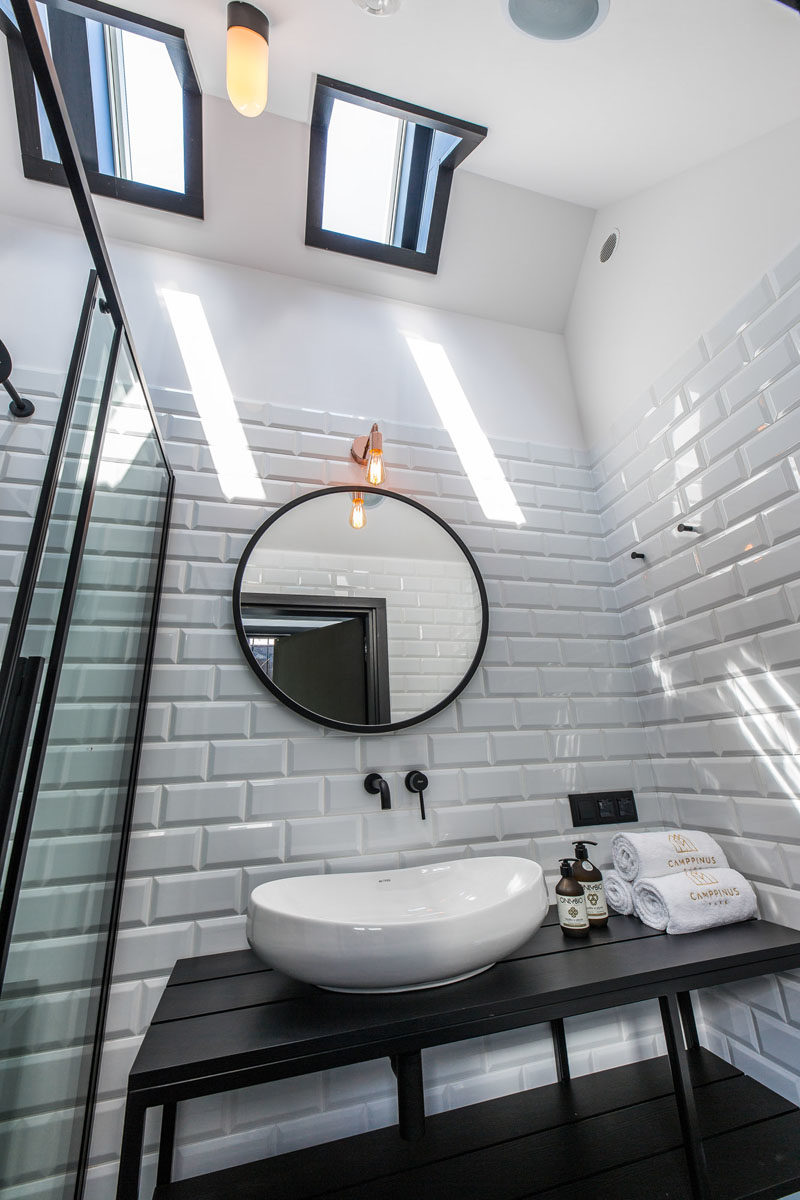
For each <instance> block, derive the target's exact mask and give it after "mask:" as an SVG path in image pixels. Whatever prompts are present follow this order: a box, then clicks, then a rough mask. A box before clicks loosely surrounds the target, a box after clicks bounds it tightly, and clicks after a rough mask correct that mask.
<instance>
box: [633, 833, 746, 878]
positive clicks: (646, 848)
mask: <svg viewBox="0 0 800 1200" xmlns="http://www.w3.org/2000/svg"><path fill="white" fill-rule="evenodd" d="M611 857H612V858H613V859H614V867H615V869H616V870H617V871H618V872H619V873H620V875H621V876H622V878H623V879H627V880H628V882H629V883H633V881H634V880H635V879H652V878H654V877H655V876H659V875H675V874H677V873H678V872H679V871H706V870H709V871H715V870H716V869H717V868H718V867H727V866H728V860H727V858H726V857H725V854H724V852H723V850H722V848H721V847H720V846H719V845H718V844H717V842H715V841H714V839H713V838H712V837H711V835H710V834H708V833H702V832H701V831H700V830H698V829H665V830H660V831H659V832H657V833H615V834H614V836H613V838H612V839H611Z"/></svg>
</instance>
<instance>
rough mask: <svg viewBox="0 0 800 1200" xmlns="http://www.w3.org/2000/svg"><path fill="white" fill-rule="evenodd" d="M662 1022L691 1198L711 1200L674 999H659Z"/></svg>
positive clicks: (677, 1011)
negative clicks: (687, 1166) (689, 1180)
mask: <svg viewBox="0 0 800 1200" xmlns="http://www.w3.org/2000/svg"><path fill="white" fill-rule="evenodd" d="M658 1003H659V1006H660V1008H661V1022H662V1024H663V1026H664V1036H665V1037H666V1040H667V1054H668V1055H669V1065H670V1070H671V1072H672V1083H673V1086H674V1088H675V1101H676V1103H677V1105H678V1116H679V1118H680V1122H681V1133H682V1134H683V1145H684V1149H685V1151H686V1158H687V1161H688V1164H689V1177H690V1179H691V1182H692V1196H693V1197H694V1198H695V1200H711V1187H710V1184H709V1181H708V1167H707V1165H706V1156H705V1151H704V1149H703V1143H702V1141H701V1139H700V1124H699V1121H698V1119H697V1107H696V1105H695V1102H694V1089H693V1087H692V1080H691V1076H690V1074H689V1063H688V1060H687V1057H686V1051H685V1049H684V1047H683V1038H682V1037H681V1021H680V1010H679V1008H678V1001H677V999H676V997H675V996H659V998H658Z"/></svg>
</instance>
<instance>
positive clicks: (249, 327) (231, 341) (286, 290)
mask: <svg viewBox="0 0 800 1200" xmlns="http://www.w3.org/2000/svg"><path fill="white" fill-rule="evenodd" d="M111 253H112V258H113V260H114V265H115V269H116V272H117V275H118V278H119V281H120V285H121V288H122V292H123V296H124V298H125V305H126V309H127V311H128V315H129V317H130V321H131V325H132V328H133V335H134V338H135V339H136V344H137V347H138V350H139V354H140V356H141V358H142V362H143V363H144V369H145V372H146V373H147V375H148V378H149V379H151V380H153V381H154V382H155V381H157V382H158V384H159V386H162V387H176V388H182V387H184V386H185V381H186V376H185V370H184V366H183V363H182V360H181V356H180V353H179V351H178V346H177V343H176V341H175V336H174V334H173V332H172V329H171V326H170V324H169V321H168V319H167V316H166V311H165V308H164V305H163V302H162V299H161V290H162V289H164V288H168V289H175V290H178V291H182V292H187V293H190V294H192V295H196V296H199V297H200V300H201V303H202V307H203V309H204V311H205V314H206V317H207V319H208V324H209V326H210V329H211V334H212V337H213V340H214V342H215V343H216V346H217V348H218V351H219V355H220V358H221V360H222V364H223V367H224V369H225V372H226V374H227V376H228V380H229V383H230V385H231V388H232V390H233V393H234V395H235V396H237V397H241V398H242V399H247V400H250V401H253V402H255V403H261V404H264V403H271V404H276V405H285V406H286V408H287V409H288V410H291V409H294V408H297V407H300V408H309V409H318V410H327V411H332V412H345V413H355V414H357V415H359V416H361V417H363V418H364V419H366V420H367V421H371V420H379V419H381V418H384V419H390V420H394V421H397V422H401V423H404V422H407V423H409V424H414V425H436V424H438V423H439V421H438V417H437V416H436V410H435V408H434V406H433V403H432V401H431V397H430V395H429V393H428V391H427V389H426V388H425V386H424V384H423V382H422V378H421V376H420V374H419V371H418V370H417V367H416V365H415V363H414V360H413V358H412V355H411V352H410V350H409V347H408V343H407V341H406V338H405V334H412V335H416V336H420V337H423V338H425V339H427V340H429V341H433V342H437V343H439V344H441V345H442V346H443V348H444V350H445V351H446V353H447V356H448V358H449V360H450V362H451V364H452V366H453V369H454V370H455V373H456V375H457V376H458V378H459V381H460V383H461V385H462V387H463V389H464V391H465V393H466V395H467V398H468V400H469V402H470V404H471V405H472V407H473V408H474V410H475V413H476V415H477V417H478V420H479V422H480V424H481V426H482V428H483V429H484V431H485V432H486V433H487V434H488V435H490V436H494V437H504V436H509V437H514V438H523V439H524V438H530V439H532V440H536V441H540V442H544V443H548V444H551V445H562V446H575V445H577V446H580V445H582V444H583V443H582V434H581V428H580V422H579V419H578V414H577V408H576V405H575V401H574V395H573V390H572V379H571V376H570V371H569V364H568V362H567V356H566V350H565V346H564V339H563V337H561V336H560V335H559V334H553V333H542V332H539V331H536V330H531V329H523V328H521V327H519V326H515V325H506V324H502V323H500V322H496V321H489V320H485V319H482V318H478V317H469V316H462V315H460V314H458V313H452V312H443V311H441V310H438V309H433V308H421V307H418V306H416V305H412V304H405V303H401V302H398V301H392V300H383V299H378V298H373V297H370V296H364V295H358V294H356V293H353V292H345V291H341V290H337V289H334V288H329V287H320V286H318V285H315V284H312V283H307V282H305V281H303V280H299V279H288V278H287V277H285V276H280V275H273V274H271V273H268V272H265V271H255V270H248V269H247V268H244V267H235V266H226V265H224V264H221V263H213V262H204V261H202V260H200V259H196V258H190V257H187V256H184V255H178V254H169V253H164V252H161V251H156V250H145V249H142V248H140V247H136V246H131V245H122V244H117V243H114V244H112V246H111ZM287 421H288V422H289V423H291V418H290V417H288V416H287ZM359 432H361V431H360V429H359V428H354V429H353V435H354V436H355V434H356V433H359ZM363 432H364V433H365V434H366V433H367V432H368V427H367V428H366V429H364V431H363Z"/></svg>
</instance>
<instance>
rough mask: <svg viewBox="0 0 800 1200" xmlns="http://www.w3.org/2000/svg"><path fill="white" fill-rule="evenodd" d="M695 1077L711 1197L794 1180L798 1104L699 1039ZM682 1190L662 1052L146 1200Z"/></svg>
mask: <svg viewBox="0 0 800 1200" xmlns="http://www.w3.org/2000/svg"><path fill="white" fill-rule="evenodd" d="M691 1062H692V1079H693V1082H694V1086H695V1099H696V1103H697V1108H698V1112H699V1116H700V1123H701V1129H702V1135H703V1140H704V1147H705V1151H706V1156H707V1159H708V1165H709V1175H710V1178H711V1185H712V1193H713V1196H714V1200H756V1198H759V1200H779V1198H780V1197H783V1196H786V1195H787V1193H790V1192H792V1191H795V1190H796V1189H797V1188H800V1110H798V1109H797V1108H795V1106H794V1105H792V1104H790V1103H789V1101H787V1100H784V1099H782V1098H781V1097H780V1096H777V1095H776V1094H775V1093H774V1092H770V1091H769V1090H768V1089H767V1088H765V1087H762V1086H761V1084H758V1083H756V1082H754V1081H753V1080H752V1079H749V1078H747V1076H745V1075H742V1074H741V1072H739V1071H737V1070H736V1069H735V1068H733V1067H731V1066H729V1065H728V1064H727V1063H725V1062H723V1061H722V1060H721V1059H719V1058H716V1057H715V1056H714V1055H712V1054H710V1053H709V1052H708V1051H706V1050H696V1051H692V1052H691ZM322 1196H325V1197H332V1198H335V1200H451V1197H452V1200H523V1198H525V1197H537V1200H577V1198H578V1197H580V1200H639V1198H640V1197H641V1198H642V1200H689V1197H690V1196H691V1191H690V1187H689V1179H688V1174H687V1170H686V1166H685V1160H684V1155H683V1151H682V1149H681V1136H680V1129H679V1125H678V1117H677V1111H676V1108H675V1102H674V1098H673V1095H672V1082H671V1077H670V1073H669V1067H668V1064H667V1060H666V1058H656V1059H650V1060H648V1061H646V1062H642V1063H636V1064H634V1065H632V1066H627V1067H617V1068H615V1069H614V1070H611V1071H603V1072H599V1073H597V1074H594V1075H585V1076H582V1077H580V1078H579V1079H576V1080H574V1081H572V1082H571V1083H570V1084H551V1085H549V1086H547V1087H541V1088H537V1089H535V1090H533V1091H529V1092H524V1093H520V1094H517V1095H513V1096H508V1097H504V1098H502V1099H500V1100H492V1101H489V1102H487V1103H484V1104H476V1105H471V1106H470V1107H468V1108H461V1109H458V1110H456V1111H453V1112H447V1113H441V1114H438V1115H436V1116H433V1117H429V1118H428V1121H427V1129H426V1134H425V1137H424V1138H423V1139H422V1140H421V1141H419V1142H415V1143H408V1142H403V1141H401V1140H400V1138H399V1136H398V1133H397V1130H396V1129H395V1128H389V1129H379V1130H375V1131H374V1132H372V1133H367V1134H361V1135H359V1136H357V1137H352V1138H345V1139H343V1140H341V1141H337V1142H328V1143H326V1144H325V1145H322V1146H315V1147H313V1148H311V1149H308V1150H300V1151H297V1152H295V1153H292V1154H285V1155H281V1156H280V1157H278V1158H272V1159H265V1160H263V1161H262V1162H257V1163H250V1164H248V1165H246V1166H241V1167H233V1168H231V1169H228V1170H225V1171H217V1172H214V1173H213V1174H211V1175H204V1176H201V1177H197V1178H194V1179H187V1180H183V1181H181V1182H179V1183H173V1184H170V1185H168V1186H162V1187H159V1188H157V1189H156V1192H155V1197H154V1200H212V1198H213V1200H223V1198H224V1200H232V1198H234V1197H235V1198H236V1200H315V1198H318V1197H322Z"/></svg>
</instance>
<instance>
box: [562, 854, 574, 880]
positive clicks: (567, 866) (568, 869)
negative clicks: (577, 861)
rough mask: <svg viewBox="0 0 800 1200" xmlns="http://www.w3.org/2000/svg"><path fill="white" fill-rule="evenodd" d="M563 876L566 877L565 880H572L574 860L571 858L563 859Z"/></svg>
mask: <svg viewBox="0 0 800 1200" xmlns="http://www.w3.org/2000/svg"><path fill="white" fill-rule="evenodd" d="M561 874H562V875H563V876H564V878H565V879H570V878H571V877H572V859H571V858H562V860H561Z"/></svg>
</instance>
